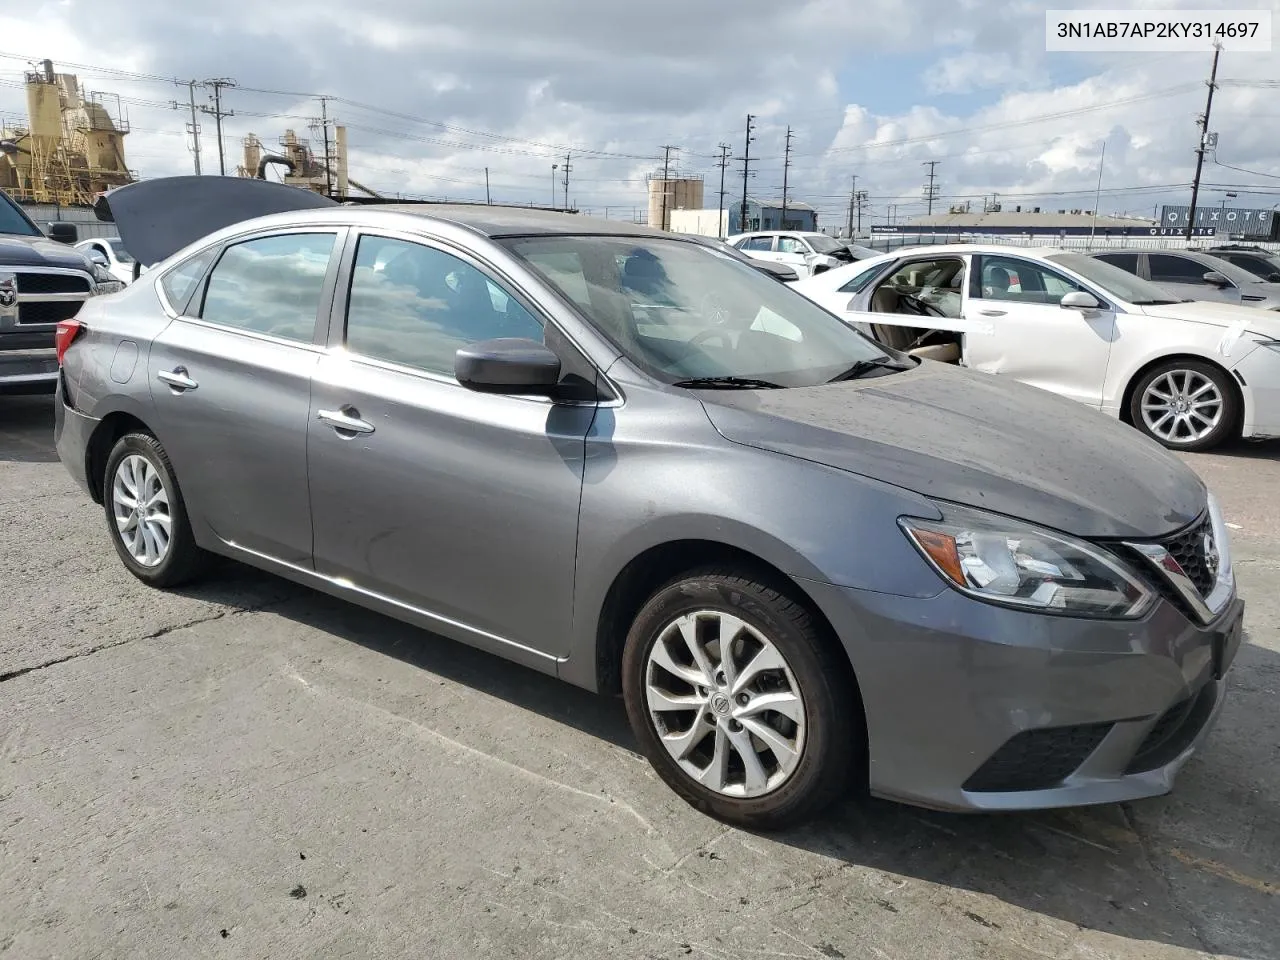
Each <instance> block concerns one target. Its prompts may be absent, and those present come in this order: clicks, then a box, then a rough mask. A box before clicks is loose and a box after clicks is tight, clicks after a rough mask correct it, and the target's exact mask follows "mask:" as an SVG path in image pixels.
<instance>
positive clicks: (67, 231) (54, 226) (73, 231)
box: [49, 220, 80, 243]
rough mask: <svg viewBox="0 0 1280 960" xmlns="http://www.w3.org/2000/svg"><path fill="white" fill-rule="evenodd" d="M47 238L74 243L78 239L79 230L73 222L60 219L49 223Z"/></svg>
mask: <svg viewBox="0 0 1280 960" xmlns="http://www.w3.org/2000/svg"><path fill="white" fill-rule="evenodd" d="M49 239H50V240H57V241H58V242H59V243H75V242H76V241H77V240H79V239H80V231H79V229H78V228H77V227H76V225H75V224H74V223H63V222H62V221H61V220H59V221H57V222H55V223H51V224H49Z"/></svg>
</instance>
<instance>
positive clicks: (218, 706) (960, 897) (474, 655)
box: [0, 399, 1280, 960]
mask: <svg viewBox="0 0 1280 960" xmlns="http://www.w3.org/2000/svg"><path fill="white" fill-rule="evenodd" d="M51 425H52V416H51V412H50V410H49V408H48V402H47V401H46V400H37V399H31V400H27V399H12V400H5V401H3V402H2V403H0V521H2V522H0V584H3V594H0V596H3V597H4V602H3V604H0V678H3V680H2V681H0V955H3V956H6V957H8V956H12V957H14V958H22V960H28V958H32V960H36V958H46V957H48V958H52V957H59V958H80V957H95V958H96V957H129V958H131V960H134V958H137V960H141V958H165V960H169V958H173V957H177V956H181V957H183V958H200V957H220V958H239V957H245V958H248V957H254V958H258V957H270V958H272V960H277V958H293V957H297V958H346V957H351V958H355V957H360V958H367V957H379V958H399V957H405V958H410V957H412V958H419V957H441V958H453V957H458V958H470V957H486V958H488V957H507V956H510V957H519V958H522V960H540V958H548V960H550V958H561V957H563V958H569V957H573V958H597V957H599V958H605V957H608V958H619V957H626V958H631V957H635V958H648V957H663V958H665V957H684V956H695V957H698V956H704V957H714V958H722V957H800V958H824V957H825V958H837V957H847V958H859V960H861V958H870V957H877V958H895V960H898V958H901V960H916V958H919V960H924V958H936V957H948V958H957V960H962V958H963V960H968V958H975V960H976V958H980V957H981V958H1018V960H1021V958H1040V957H1059V958H1103V957H1106V958H1112V957H1120V958H1182V957H1201V956H1206V955H1222V956H1232V957H1248V958H1255V957H1256V958H1280V802H1278V801H1277V797H1278V796H1280V627H1278V626H1277V624H1278V623H1280V616H1278V614H1280V602H1278V600H1277V585H1278V584H1280V524H1277V523H1276V519H1277V516H1276V513H1277V508H1276V506H1275V500H1274V491H1275V490H1276V489H1277V481H1280V446H1277V445H1271V446H1269V447H1243V448H1240V449H1232V450H1229V451H1227V452H1225V453H1222V454H1219V455H1212V456H1200V457H1189V458H1188V459H1189V460H1190V462H1191V463H1192V464H1193V465H1194V466H1195V467H1196V468H1197V469H1198V470H1199V471H1200V472H1201V474H1202V475H1203V476H1205V477H1206V478H1207V479H1208V480H1209V482H1210V483H1211V485H1212V486H1213V487H1214V489H1215V490H1217V491H1218V492H1219V494H1220V496H1221V498H1222V500H1223V501H1224V504H1225V506H1226V511H1227V514H1228V518H1229V520H1230V522H1232V523H1233V524H1235V525H1236V526H1237V527H1238V528H1239V529H1238V530H1236V531H1235V548H1236V562H1237V564H1238V570H1239V578H1240V581H1241V589H1242V592H1243V593H1244V595H1245V597H1246V599H1247V600H1248V602H1249V613H1248V617H1247V628H1248V638H1247V643H1246V645H1245V646H1244V647H1243V648H1242V649H1241V653H1240V655H1239V659H1238V660H1237V665H1236V667H1235V669H1234V670H1233V671H1232V674H1231V678H1230V685H1231V698H1230V700H1229V702H1228V704H1227V706H1226V708H1225V710H1224V712H1223V715H1222V717H1221V720H1220V721H1219V724H1218V727H1217V729H1216V730H1215V732H1214V733H1213V734H1212V735H1211V737H1210V739H1209V740H1208V742H1207V744H1206V746H1205V748H1204V749H1203V751H1202V752H1201V754H1200V756H1198V757H1197V758H1196V759H1194V760H1193V761H1192V762H1191V763H1190V764H1189V765H1188V767H1187V768H1186V769H1185V770H1184V772H1183V775H1182V778H1181V780H1180V782H1179V785H1178V788H1177V790H1176V792H1175V793H1174V794H1173V795H1171V796H1169V797H1166V798H1162V799H1159V800H1153V801H1147V802H1143V803H1139V804H1132V805H1126V806H1124V807H1106V808H1097V809H1091V810H1084V811H1074V812H1065V813H1054V814H1036V815H1030V816H1006V817H958V816H946V815H939V814H932V813H927V812H922V811H917V810H913V809H910V808H906V807H900V806H896V805H893V804H888V803H879V802H872V803H862V804H854V803H850V804H848V805H846V806H845V807H844V808H842V809H841V810H839V811H837V812H836V813H835V814H834V815H833V816H832V817H830V818H828V819H827V820H825V821H824V822H821V823H817V824H814V825H812V826H810V827H808V828H806V829H804V830H799V831H793V832H790V833H785V834H775V835H753V834H750V833H746V832H743V831H739V830H733V829H728V828H725V827H724V826H722V825H720V824H718V823H716V822H714V821H711V820H708V819H706V818H704V817H702V816H700V815H698V814H697V813H695V812H694V811H692V810H691V809H690V808H688V807H687V806H685V805H684V804H683V803H682V802H680V801H679V800H677V799H676V798H675V797H674V795H673V794H671V793H670V791H668V790H667V788H666V787H665V786H664V785H663V784H662V783H661V782H660V781H658V780H657V778H656V777H655V776H654V775H653V774H652V773H651V772H650V770H649V768H648V766H647V764H646V763H645V762H644V761H643V760H641V759H640V758H639V757H638V756H637V755H636V753H635V752H634V750H633V747H632V742H631V737H630V734H629V732H628V730H627V726H626V722H625V717H624V715H623V711H622V708H621V704H620V703H618V702H615V701H611V700H603V699H600V698H596V697H593V696H591V695H589V694H586V693H583V692H581V691H578V690H576V689H573V688H571V687H568V686H567V685H564V684H561V683H559V682H557V681H555V680H552V679H549V678H545V677H542V676H540V675H537V674H534V673H532V672H530V671H527V670H525V669H523V668H520V667H516V666H514V665H511V664H508V663H506V662H504V661H501V660H498V659H496V658H493V657H490V656H488V655H485V654H482V653H479V652H477V651H474V650H470V649H468V648H465V647H462V646H459V645H457V644H454V643H451V642H449V641H445V640H442V639H439V638H436V637H433V636H431V635H429V634H425V633H422V632H420V631H417V630H414V629H411V628H409V627H407V626H404V625H401V624H399V623H396V622H394V621H391V620H389V619H386V618H384V617H381V616H378V615H375V614H372V613H368V612H366V611H363V610H361V609H358V608H355V607H351V606H347V605H344V604H342V603H340V602H338V601H336V600H331V599H329V598H326V597H322V596H320V595H317V594H313V593H310V592H308V591H305V590H302V589H300V588H297V587H295V586H293V585H291V584H288V583H286V582H284V581H281V580H278V579H275V578H272V577H269V576H266V575H262V574H259V573H256V572H253V571H249V570H246V569H244V568H240V567H237V566H235V565H231V564H228V565H226V567H225V568H224V569H222V570H220V571H219V572H218V574H217V575H216V576H214V577H212V578H211V579H210V580H209V581H208V582H206V583H204V584H202V585H200V586H198V587H195V588H192V589H188V590H183V591H182V592H180V593H171V594H162V593H158V592H156V591H149V590H147V589H145V588H144V587H142V586H141V585H140V584H138V583H137V582H136V581H135V580H133V578H132V577H130V576H129V575H128V574H127V573H125V571H124V569H123V567H122V566H121V565H120V564H119V562H118V561H117V560H116V558H115V556H114V553H113V552H112V550H111V548H110V545H109V543H108V541H107V539H106V535H105V532H104V530H103V517H102V514H101V511H100V509H99V508H97V507H95V506H94V505H93V504H92V503H90V502H89V501H88V500H87V498H85V497H83V496H82V495H81V494H80V493H79V491H78V490H77V489H76V488H75V487H74V485H73V484H72V482H71V480H70V478H69V477H68V476H67V474H66V472H65V471H64V470H63V468H62V466H61V465H60V464H59V463H57V462H56V458H55V456H54V455H53V453H52V448H51V442H50V432H51Z"/></svg>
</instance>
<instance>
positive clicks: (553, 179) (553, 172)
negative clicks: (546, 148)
mask: <svg viewBox="0 0 1280 960" xmlns="http://www.w3.org/2000/svg"><path fill="white" fill-rule="evenodd" d="M559 169H560V164H558V163H553V164H552V165H551V209H552V210H554V209H555V208H556V171H557V170H559Z"/></svg>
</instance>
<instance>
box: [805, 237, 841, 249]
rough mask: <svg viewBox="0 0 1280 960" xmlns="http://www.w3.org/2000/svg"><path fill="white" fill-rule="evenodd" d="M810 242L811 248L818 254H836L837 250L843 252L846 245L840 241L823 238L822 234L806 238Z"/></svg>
mask: <svg viewBox="0 0 1280 960" xmlns="http://www.w3.org/2000/svg"><path fill="white" fill-rule="evenodd" d="M805 239H806V240H808V241H809V246H811V247H813V249H814V250H816V251H817V252H818V253H835V252H836V251H837V250H843V249H844V244H843V243H841V242H840V241H838V240H832V239H831V238H830V237H827V236H823V235H822V234H820V233H811V234H809V235H808V236H806V237H805Z"/></svg>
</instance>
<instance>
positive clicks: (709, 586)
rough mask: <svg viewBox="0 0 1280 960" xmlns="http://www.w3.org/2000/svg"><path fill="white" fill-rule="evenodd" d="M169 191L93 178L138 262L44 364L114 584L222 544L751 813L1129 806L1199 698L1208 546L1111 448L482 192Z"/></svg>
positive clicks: (1161, 767) (1202, 501) (859, 340)
mask: <svg viewBox="0 0 1280 960" xmlns="http://www.w3.org/2000/svg"><path fill="white" fill-rule="evenodd" d="M177 179H178V180H179V181H180V182H179V183H178V184H177V185H176V186H175V187H173V188H172V189H170V188H169V187H167V186H166V185H165V183H164V182H163V181H143V182H141V183H137V184H132V185H130V186H126V187H122V188H120V189H119V190H118V191H113V193H112V194H108V195H107V198H108V201H109V205H110V207H111V209H112V210H113V211H114V214H113V215H114V216H115V219H116V220H117V225H118V227H119V232H120V235H121V237H123V238H124V241H125V243H126V245H127V246H128V247H129V248H130V249H132V250H134V251H135V253H136V255H137V256H138V257H139V258H140V259H144V260H145V261H147V262H150V261H151V259H152V256H153V255H156V254H163V258H162V259H161V262H159V263H158V264H157V265H156V266H155V268H154V269H153V270H151V271H149V272H148V273H146V274H143V275H142V276H141V277H140V278H139V280H137V281H136V282H135V283H133V284H132V285H131V286H129V287H128V288H127V289H125V290H124V291H123V292H121V293H119V294H116V295H114V296H111V297H103V298H97V299H95V300H93V301H90V302H89V303H88V304H87V305H86V306H85V307H84V309H83V310H82V311H81V313H80V315H79V316H78V317H77V318H76V319H74V320H69V321H65V322H64V323H63V325H62V327H61V330H62V333H61V336H60V340H59V342H60V348H59V351H60V359H61V363H62V376H61V377H60V380H59V389H58V400H57V405H56V408H57V412H56V427H55V435H56V442H57V449H58V453H59V455H60V457H61V459H62V462H63V463H64V464H65V465H66V467H67V469H68V470H69V471H70V472H71V474H72V475H73V476H74V477H75V478H76V479H77V480H78V481H79V483H80V484H81V485H82V486H83V487H84V488H85V489H86V490H87V492H88V495H89V496H91V497H92V498H93V500H95V501H96V502H98V503H100V504H101V505H102V508H103V511H104V524H105V527H106V531H105V532H106V535H107V536H108V537H109V538H110V540H111V542H112V544H113V545H114V547H115V550H116V552H117V553H118V554H119V557H120V560H121V562H122V563H123V564H124V566H125V567H126V568H127V569H128V570H129V571H130V573H132V574H133V575H134V576H136V577H137V578H138V579H140V580H141V581H143V582H144V583H147V584H150V585H153V586H156V587H172V586H174V585H176V584H178V583H181V582H183V581H186V580H188V579H190V578H192V577H194V576H196V575H197V574H198V573H199V572H200V571H201V570H202V569H203V568H204V564H205V561H206V560H207V558H208V557H209V555H210V554H221V555H224V556H227V557H233V558H236V559H239V560H242V561H244V562H245V563H248V564H250V565H253V566H256V567H259V568H261V569H263V570H268V571H272V572H275V573H278V574H280V575H281V576H284V577H287V578H290V579H293V580H296V581H298V582H300V583H303V584H308V585H311V586H313V587H316V588H318V589H320V590H323V591H326V592H328V593H331V594H333V595H335V596H339V597H346V598H348V599H351V600H353V601H355V602H357V603H361V604H364V605H365V606H368V607H370V608H373V609H375V610H381V611H383V612H384V613H387V614H389V615H391V616H394V617H398V618H400V619H402V620H405V621H408V622H410V623H415V624H418V625H420V626H422V627H425V628H427V629H430V630H432V631H435V632H436V633H438V634H443V635H444V636H446V637H451V638H453V639H456V640H461V641H463V642H466V643H470V644H473V645H475V646H477V647H481V648H484V649H486V650H489V651H492V652H494V653H497V654H499V655H501V656H503V657H506V658H509V659H511V660H514V661H517V662H519V663H522V664H525V665H528V666H530V667H533V668H534V669H537V670H540V671H543V672H546V673H549V674H553V675H556V676H559V677H560V678H562V679H564V680H566V681H569V682H571V683H575V684H578V685H580V686H582V687H586V688H588V689H592V690H597V691H600V692H603V693H614V694H616V693H619V692H620V693H621V694H622V696H623V698H624V701H625V704H626V710H627V715H628V717H629V719H630V722H631V725H632V728H633V730H634V731H635V736H636V740H637V743H638V745H639V747H640V749H641V750H642V751H643V753H644V754H645V756H646V757H647V758H648V759H649V761H650V762H651V763H652V764H653V766H654V768H655V770H656V771H657V772H658V774H659V775H660V776H661V777H662V778H663V780H665V782H666V783H667V784H669V785H670V786H671V787H672V788H673V789H674V790H675V791H676V792H677V793H678V794H679V795H680V796H681V797H683V798H684V799H685V800H687V801H688V802H689V803H691V804H693V805H694V806H695V807H697V808H698V809H700V810H703V811H705V812H708V813H711V814H714V815H716V816H718V817H721V818H723V819H725V820H727V821H729V822H732V823H737V824H745V825H751V826H755V827H773V826H780V825H783V824H787V823H794V822H797V821H799V820H801V819H804V818H805V817H807V816H809V815H812V814H813V813H815V812H816V811H817V810H819V809H821V807H822V806H823V805H824V804H826V803H828V802H830V801H832V800H834V799H836V798H837V797H841V796H843V795H846V794H847V793H849V792H850V791H851V790H852V789H853V785H854V784H856V783H857V782H858V781H862V782H864V783H869V786H870V789H871V790H872V791H874V792H875V793H876V794H878V795H881V796H886V797H891V798H894V799H897V800H901V801H906V802H910V803H916V804H923V805H926V806H929V807H933V808H943V809H954V810H990V811H996V810H1015V809H1031V808H1042V807H1060V806H1069V805H1075V804H1089V803H1099V802H1113V801H1120V800H1127V799H1133V798H1137V797H1149V796H1154V795H1157V794H1162V793H1165V792H1167V791H1168V790H1169V789H1171V785H1172V783H1173V780H1174V777H1175V775H1176V773H1177V771H1178V769H1179V768H1180V767H1181V766H1182V765H1183V763H1184V762H1185V761H1186V760H1187V758H1188V757H1189V756H1190V755H1191V753H1192V752H1193V750H1194V749H1195V748H1196V747H1197V745H1198V744H1199V743H1200V742H1201V741H1202V739H1203V738H1204V736H1205V734H1206V731H1207V730H1208V729H1209V728H1210V726H1211V724H1212V721H1213V719H1214V717H1215V716H1216V715H1217V713H1218V710H1219V708H1220V706H1221V704H1222V700H1223V696H1224V694H1225V691H1226V689H1227V686H1228V682H1227V680H1226V676H1227V670H1228V668H1229V667H1230V665H1231V663H1232V660H1233V658H1234V657H1235V654H1236V651H1237V648H1238V646H1239V644H1240V638H1241V634H1240V622H1241V615H1242V610H1243V601H1242V600H1241V599H1240V598H1239V597H1238V595H1237V591H1236V588H1235V581H1234V575H1233V572H1232V566H1231V554H1230V544H1229V540H1228V532H1227V528H1226V526H1225V524H1224V521H1223V516H1222V513H1221V510H1220V508H1219V507H1218V505H1217V502H1216V501H1215V500H1214V498H1213V497H1212V496H1211V495H1210V493H1209V492H1208V490H1207V489H1206V488H1205V486H1204V484H1203V483H1202V482H1201V481H1200V480H1199V479H1198V478H1197V476H1196V475H1195V474H1194V473H1193V472H1192V471H1191V470H1190V469H1189V468H1188V467H1187V466H1186V465H1184V464H1183V463H1182V462H1181V461H1180V460H1178V459H1177V458H1176V457H1174V456H1173V455H1172V454H1170V453H1169V452H1167V451H1165V450H1163V449H1162V448H1161V447H1160V446H1159V445H1157V444H1154V443H1151V442H1150V441H1149V440H1147V439H1146V438H1144V437H1142V436H1141V435H1139V434H1138V433H1137V432H1135V431H1133V430H1130V429H1128V428H1126V427H1122V426H1120V425H1119V424H1114V423H1111V422H1108V421H1107V420H1106V419H1105V418H1102V417H1099V416H1097V415H1096V414H1094V413H1091V412H1089V411H1088V410H1085V409H1083V408H1082V407H1081V406H1080V405H1079V404H1076V403H1072V402H1070V401H1068V400H1065V399H1063V398H1061V397H1056V396H1054V395H1052V394H1050V393H1048V392H1046V391H1043V390H1036V389H1032V388H1030V387H1026V386H1023V385H1022V384H1018V383H1016V382H1013V381H1011V380H1007V379H1001V378H996V377H988V376H984V375H981V374H977V373H972V372H970V371H966V370H962V369H957V368H955V367H949V366H946V365H944V364H939V363H923V362H920V361H919V360H917V359H916V358H913V357H911V356H909V355H907V354H904V353H902V352H899V351H897V350H894V349H889V348H884V347H882V346H880V345H878V344H876V343H874V342H872V341H871V340H869V339H867V338H866V337H864V336H863V335H862V334H860V333H858V332H857V331H855V330H854V329H852V328H851V327H850V326H849V325H847V324H845V323H843V322H842V321H841V320H839V319H838V318H836V317H834V316H832V315H831V314H830V313H829V312H827V311H826V310H823V309H821V308H819V307H818V306H816V305H815V304H813V303H810V302H809V301H808V300H806V299H805V298H804V297H801V296H798V295H797V294H795V293H794V292H793V291H792V290H790V289H788V288H787V287H786V286H783V285H781V284H778V283H776V282H774V281H772V280H770V279H769V278H767V277H765V276H762V275H761V274H760V272H758V271H756V270H753V269H750V268H748V267H747V266H745V265H744V264H742V263H741V262H739V261H736V260H735V259H733V258H731V257H726V256H723V255H720V254H717V253H715V252H713V251H711V250H708V249H707V248H706V247H705V246H704V245H702V244H700V243H697V242H690V241H689V240H687V239H681V238H680V237H679V236H678V235H676V236H673V235H671V234H667V233H664V232H661V231H655V230H650V229H648V228H644V227H639V226H635V225H632V224H623V223H621V222H619V221H610V220H593V219H590V218H585V217H580V216H574V215H565V214H556V213H549V212H545V211H536V210H528V209H524V208H515V209H513V208H502V207H497V206H488V205H465V206H450V205H432V206H411V207H394V206H389V207H357V206H340V205H336V204H327V205H324V206H323V207H322V208H320V209H307V210H294V211H292V212H281V213H276V214H274V215H271V216H265V217H260V218H256V219H250V220H244V221H241V222H228V221H229V219H230V218H228V217H227V216H226V215H225V210H226V209H227V208H229V207H231V206H238V207H239V208H240V209H242V210H249V209H252V208H253V207H254V206H257V207H258V208H259V209H276V210H281V209H282V208H284V207H288V206H289V205H291V204H297V206H298V207H301V206H304V205H307V206H312V205H315V201H314V199H313V198H314V197H315V196H316V195H315V194H308V191H303V190H298V189H296V188H293V187H286V186H284V185H282V184H277V183H269V182H266V181H259V180H250V179H241V178H232V177H199V178H195V177H191V178H177ZM281 191H285V192H284V193H282V192H281ZM183 193H186V194H188V197H187V200H188V202H186V203H181V204H177V203H173V202H172V201H173V200H174V199H176V198H177V197H179V196H180V195H181V194H183ZM113 195H114V196H115V199H113ZM304 195H305V196H304ZM209 198H217V199H218V200H220V201H226V202H218V203H213V202H202V201H203V200H207V199H209ZM117 200H118V201H119V202H117ZM232 200H235V201H237V203H235V204H233V203H232V202H231V201H232ZM193 211H204V215H203V216H202V220H201V222H200V223H199V224H194V223H192V222H191V221H190V219H189V218H190V216H191V214H192V212H193ZM135 216H136V218H137V219H136V221H135V219H134V218H135ZM165 217H184V218H187V219H184V220H181V221H174V224H175V228H174V230H173V231H172V232H170V231H167V230H166V229H165V228H164V225H163V223H162V221H163V219H164V218H165ZM197 228H198V229H203V230H205V231H211V232H209V233H208V235H207V236H205V237H203V238H201V239H199V240H197V241H195V242H193V243H190V244H189V245H185V246H183V247H181V248H180V249H171V250H166V249H164V247H165V244H162V243H160V242H159V240H157V237H160V236H166V235H169V236H171V237H176V236H179V235H182V234H183V233H184V232H188V231H194V230H196V229H197ZM135 238H137V239H136V240H135ZM619 259H621V260H622V266H621V267H619V263H618V261H619ZM633 259H634V260H635V261H636V262H638V263H639V264H640V265H641V268H640V269H636V270H631V269H628V268H629V267H630V266H631V265H632V263H633ZM1090 262H1092V261H1090ZM1055 309H1056V308H1055ZM1064 313H1065V311H1064ZM1071 316H1072V317H1073V319H1079V318H1078V317H1076V315H1075V314H1072V315H1071ZM423 642H432V641H431V640H430V639H429V638H427V637H424V638H423Z"/></svg>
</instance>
